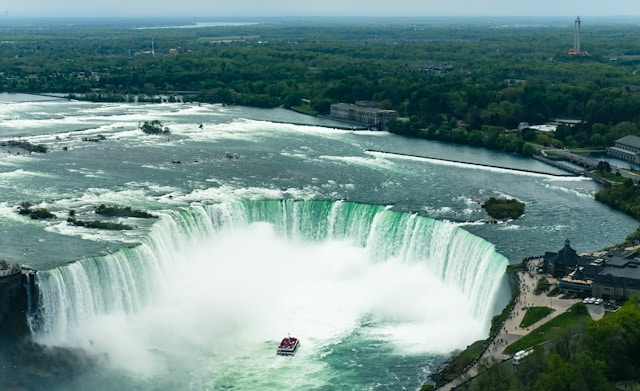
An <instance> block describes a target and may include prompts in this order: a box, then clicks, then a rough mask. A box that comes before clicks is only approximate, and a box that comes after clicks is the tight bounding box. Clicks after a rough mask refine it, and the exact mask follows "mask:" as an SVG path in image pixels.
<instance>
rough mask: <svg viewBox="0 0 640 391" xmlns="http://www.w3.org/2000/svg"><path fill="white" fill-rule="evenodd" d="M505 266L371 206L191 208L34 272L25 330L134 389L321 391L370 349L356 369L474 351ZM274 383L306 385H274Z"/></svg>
mask: <svg viewBox="0 0 640 391" xmlns="http://www.w3.org/2000/svg"><path fill="white" fill-rule="evenodd" d="M507 264H508V261H507V260H506V258H504V257H503V256H502V255H500V254H498V253H497V252H496V251H495V249H494V247H493V245H492V244H490V243H488V242H486V241H484V240H482V239H480V238H478V237H476V236H474V235H472V234H469V233H468V232H466V231H464V230H462V229H460V228H458V227H456V226H455V225H454V224H451V223H448V222H441V221H436V220H432V219H429V218H425V217H421V216H417V215H412V214H406V213H399V212H394V211H391V210H389V209H388V208H385V207H383V206H376V205H366V204H357V203H351V202H341V201H338V202H332V201H281V200H274V201H243V202H230V203H222V204H215V205H208V206H204V205H200V206H193V207H191V208H189V209H187V210H182V211H170V212H166V214H165V215H164V216H162V218H161V219H160V220H159V221H158V222H156V223H155V224H154V226H153V227H152V230H151V233H150V234H149V236H148V237H147V239H146V240H145V241H144V242H143V243H142V244H141V245H139V246H137V247H135V248H125V249H122V250H119V251H117V252H115V253H113V254H110V255H107V256H103V257H95V258H86V259H83V260H80V261H78V262H75V263H73V264H69V265H65V266H61V267H58V268H56V269H53V270H48V271H41V272H39V273H38V274H37V284H38V288H39V292H40V297H39V301H38V303H39V305H38V308H37V309H36V310H35V311H34V313H32V314H31V319H32V323H31V327H32V331H33V335H34V338H35V339H36V340H37V341H39V342H41V343H43V344H48V345H55V346H65V347H72V348H82V349H84V350H86V351H88V352H89V353H92V354H95V355H97V356H100V357H106V358H107V362H108V364H109V365H108V366H109V367H110V368H111V369H112V370H118V371H125V372H126V373H130V374H132V375H131V376H133V377H136V376H139V377H140V378H143V379H147V380H144V381H141V380H140V381H141V382H142V383H135V384H136V386H141V387H142V388H143V389H144V387H145V386H144V384H147V382H148V379H149V378H152V379H155V380H154V384H155V385H157V384H161V385H162V386H159V388H160V389H162V388H163V387H164V388H165V389H171V387H173V386H175V385H176V384H175V383H174V382H175V381H176V380H175V379H176V375H175V373H176V368H181V369H183V370H184V371H185V372H184V373H188V376H187V375H184V378H182V381H181V382H180V384H182V385H184V384H185V381H187V379H188V382H189V384H191V386H190V387H187V388H192V389H200V388H202V389H206V388H217V387H224V386H229V385H241V384H252V385H254V386H256V385H260V386H261V389H280V388H279V387H281V386H283V385H284V386H285V388H289V389H295V388H305V387H306V388H308V387H309V385H310V384H309V381H310V380H309V379H310V378H313V379H315V380H314V381H313V387H312V388H317V387H320V388H321V387H322V386H323V385H325V384H328V383H329V382H331V381H333V380H329V379H331V378H334V377H335V376H340V375H336V373H335V371H343V370H342V369H340V370H339V369H337V367H338V366H340V367H341V366H343V365H344V362H343V361H341V360H343V359H342V358H340V359H338V358H337V357H338V355H339V354H341V353H340V352H343V351H345V349H346V346H350V348H349V349H350V351H351V353H348V354H349V355H350V356H351V355H353V349H356V350H358V351H362V349H363V347H366V346H372V344H375V345H379V346H380V348H379V349H378V351H377V353H376V354H375V355H372V356H371V357H366V356H364V357H361V359H360V361H361V362H359V363H358V365H360V366H363V365H364V366H367V365H368V364H366V363H367V362H372V363H373V362H374V361H376V362H381V361H384V360H380V357H379V355H380V354H381V352H387V355H389V356H392V355H401V356H402V355H407V354H409V355H418V356H419V355H423V356H424V355H425V354H426V355H428V354H445V353H447V352H450V351H452V350H454V349H456V348H459V347H463V346H464V345H465V344H468V343H469V342H472V341H473V340H475V339H478V338H484V337H486V334H487V331H488V327H489V321H490V318H491V316H492V315H493V311H494V306H493V303H495V301H496V296H497V294H498V291H499V287H500V286H501V282H502V279H503V276H504V270H505V268H506V266H507ZM287 332H292V333H295V336H297V337H298V338H300V339H301V341H302V348H301V349H300V352H299V354H298V355H297V356H296V357H295V360H292V361H291V362H290V363H289V364H287V365H284V366H283V365H282V364H281V361H279V360H280V359H277V360H276V359H274V357H273V354H274V352H275V350H274V349H275V345H274V341H277V340H278V339H279V338H281V337H282V336H284V335H286V333H287ZM359 354H361V353H359ZM274 360H275V361H274ZM335 360H337V361H335ZM333 362H339V363H340V364H335V365H334V364H332V363H333ZM363 362H364V363H365V364H363ZM274 363H276V364H274ZM293 363H295V364H293ZM274 365H275V366H276V367H275V368H274ZM371 365H374V364H371ZM376 365H380V364H376ZM272 370H273V371H276V372H278V371H282V374H284V376H285V377H286V376H287V374H289V373H290V372H288V371H293V370H295V371H298V373H301V374H306V375H307V376H305V379H306V380H304V381H301V380H300V379H298V380H296V381H294V382H293V383H292V382H291V381H289V382H287V383H286V384H280V383H279V382H278V381H275V380H273V379H272V378H271V376H270V375H268V372H269V371H272ZM385 370H387V371H388V369H385ZM167 371H169V372H171V373H172V374H173V375H172V377H170V376H168V375H167ZM351 371H353V369H351ZM134 375H135V376H134ZM362 376H364V375H362ZM376 376H380V375H379V374H378V375H372V378H370V379H357V380H352V381H353V382H357V384H361V383H362V382H364V383H368V382H371V384H373V383H380V382H381V381H382V380H380V379H378V378H376ZM265 377H266V378H267V379H265ZM136 378H137V377H136ZM177 378H181V376H178V377H177ZM170 379H172V380H170ZM131 381H132V380H131ZM298 381H299V382H298ZM390 382H391V383H390V384H392V383H393V381H390ZM154 389H155V388H154Z"/></svg>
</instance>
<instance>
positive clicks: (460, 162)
mask: <svg viewBox="0 0 640 391" xmlns="http://www.w3.org/2000/svg"><path fill="white" fill-rule="evenodd" d="M365 152H372V153H380V154H385V155H395V156H406V157H413V158H419V159H430V160H438V161H442V162H449V163H459V164H467V165H470V166H478V167H490V168H499V169H501V170H509V171H518V172H528V173H532V174H542V175H551V176H566V175H564V174H554V173H549V172H544V171H537V170H527V169H523V168H512V167H502V166H495V165H492V164H482V163H473V162H465V161H462V160H453V159H443V158H437V157H431V156H420V155H412V154H407V153H398V152H388V151H380V150H376V149H367V150H365ZM545 162H546V160H545ZM559 168H563V169H564V167H559ZM569 172H570V173H572V174H575V175H579V174H577V173H576V172H574V171H569Z"/></svg>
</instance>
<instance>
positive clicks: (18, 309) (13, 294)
mask: <svg viewBox="0 0 640 391" xmlns="http://www.w3.org/2000/svg"><path fill="white" fill-rule="evenodd" d="M27 278H28V276H25V275H23V274H22V273H17V274H13V275H10V276H7V277H2V278H0V336H2V337H6V338H15V337H20V336H24V335H26V334H27V333H28V327H27V316H26V313H27V290H26V288H25V282H26V279H27Z"/></svg>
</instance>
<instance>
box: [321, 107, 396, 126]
mask: <svg viewBox="0 0 640 391" xmlns="http://www.w3.org/2000/svg"><path fill="white" fill-rule="evenodd" d="M378 106H379V105H378V104H377V103H375V102H356V104H350V103H335V104H332V105H331V108H330V114H329V115H330V116H331V117H332V118H336V119H340V120H343V121H348V122H357V123H359V124H363V125H367V126H368V127H369V128H371V129H386V128H387V124H388V123H389V121H394V120H397V119H398V113H397V112H396V111H395V110H383V109H381V108H379V107H378Z"/></svg>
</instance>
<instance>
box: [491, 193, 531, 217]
mask: <svg viewBox="0 0 640 391" xmlns="http://www.w3.org/2000/svg"><path fill="white" fill-rule="evenodd" d="M482 207H483V208H484V209H485V210H486V211H487V213H488V214H489V216H491V217H493V218H494V219H498V220H508V219H516V218H518V217H520V216H522V214H523V213H524V203H522V202H520V201H518V200H515V199H509V198H495V197H491V198H489V199H488V200H486V201H485V202H484V203H483V204H482Z"/></svg>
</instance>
